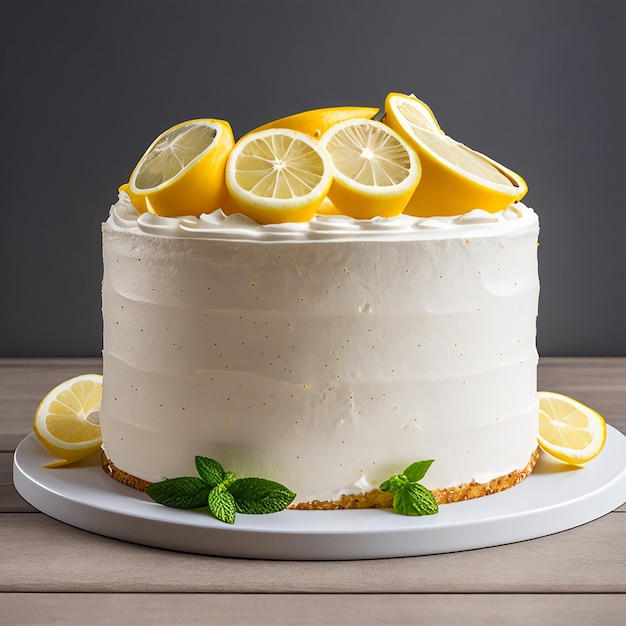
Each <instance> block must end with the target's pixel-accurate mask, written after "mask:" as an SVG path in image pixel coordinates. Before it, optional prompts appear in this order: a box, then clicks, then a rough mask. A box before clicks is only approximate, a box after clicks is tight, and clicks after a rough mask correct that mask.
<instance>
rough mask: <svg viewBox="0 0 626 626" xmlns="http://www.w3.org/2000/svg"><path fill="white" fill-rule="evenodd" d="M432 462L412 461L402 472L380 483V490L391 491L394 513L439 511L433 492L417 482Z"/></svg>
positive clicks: (415, 513) (422, 513)
mask: <svg viewBox="0 0 626 626" xmlns="http://www.w3.org/2000/svg"><path fill="white" fill-rule="evenodd" d="M432 463H433V460H430V461H417V463H412V464H411V465H409V467H407V468H406V469H405V470H404V472H402V474H396V475H395V476H392V477H391V478H389V479H387V480H386V481H385V482H383V483H382V484H381V486H380V490H381V491H390V492H391V493H393V510H394V511H395V512H396V513H400V515H433V514H435V513H437V511H439V506H438V505H437V501H436V500H435V498H434V496H433V494H432V493H431V492H430V491H429V490H428V489H426V487H424V485H421V484H420V483H419V481H420V480H422V478H424V476H426V472H427V471H428V469H429V468H430V466H431V465H432Z"/></svg>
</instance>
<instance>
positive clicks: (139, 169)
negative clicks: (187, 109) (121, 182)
mask: <svg viewBox="0 0 626 626" xmlns="http://www.w3.org/2000/svg"><path fill="white" fill-rule="evenodd" d="M234 143H235V140H234V138H233V132H232V129H231V127H230V125H229V124H228V122H224V121H222V120H213V119H199V120H191V121H188V122H182V123H180V124H176V125H175V126H172V127H171V128H170V129H168V130H166V131H165V132H163V133H161V134H160V135H159V136H158V137H157V138H156V139H155V140H154V142H153V143H152V144H151V145H150V147H149V148H148V150H147V151H146V152H145V154H144V155H143V156H142V157H141V159H140V160H139V163H137V166H136V167H135V169H134V171H133V173H132V174H131V177H130V181H129V195H130V198H131V201H132V202H133V204H135V202H136V201H137V197H139V202H141V198H144V199H145V200H144V202H143V205H145V206H146V207H147V209H148V210H149V211H150V212H152V213H155V214H156V215H161V216H164V217H179V216H181V215H195V216H200V215H201V214H202V213H210V212H212V211H215V210H216V209H218V208H220V207H221V206H222V203H223V201H224V198H225V195H226V186H225V183H224V170H225V167H226V160H227V159H228V155H229V154H230V151H231V150H232V148H233V146H234ZM143 205H142V206H143ZM135 206H136V208H137V209H138V210H141V208H142V207H137V205H135Z"/></svg>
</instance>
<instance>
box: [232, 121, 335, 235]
mask: <svg viewBox="0 0 626 626" xmlns="http://www.w3.org/2000/svg"><path fill="white" fill-rule="evenodd" d="M331 182H332V163H331V162H330V158H329V156H328V154H327V153H326V151H325V150H324V149H323V148H322V147H321V146H320V145H319V143H318V142H317V141H316V140H315V139H313V138H311V137H309V135H306V134H304V133H301V132H299V131H295V130H288V129H280V128H276V129H272V128H270V129H267V130H262V131H259V132H255V133H250V134H249V135H246V136H245V137H243V138H242V139H240V140H239V141H238V142H237V144H236V145H235V147H234V149H233V150H232V152H231V154H230V157H229V158H228V162H227V164H226V186H227V189H228V200H227V202H226V205H225V209H224V210H225V212H226V213H228V214H232V213H243V214H244V215H247V216H248V217H250V218H251V219H253V220H255V221H256V222H258V223H259V224H275V223H282V222H306V221H308V220H310V219H312V218H313V217H314V216H315V213H316V211H317V208H318V207H319V206H320V204H321V203H322V200H323V199H324V197H325V196H326V194H327V192H328V189H329V187H330V183H331Z"/></svg>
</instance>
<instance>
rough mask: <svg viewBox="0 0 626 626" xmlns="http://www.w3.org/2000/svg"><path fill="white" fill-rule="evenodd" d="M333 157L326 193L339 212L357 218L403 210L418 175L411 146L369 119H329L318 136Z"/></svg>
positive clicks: (383, 125) (391, 214)
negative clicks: (331, 123) (335, 122)
mask: <svg viewBox="0 0 626 626" xmlns="http://www.w3.org/2000/svg"><path fill="white" fill-rule="evenodd" d="M320 143H321V144H322V146H324V148H325V149H326V150H327V151H328V153H329V155H330V158H331V160H332V163H333V177H334V179H333V183H332V186H331V188H330V190H329V192H328V198H329V200H330V202H331V203H332V205H333V206H334V207H335V208H336V209H337V211H338V212H339V213H342V214H344V215H349V216H351V217H354V218H357V219H370V218H373V217H393V216H395V215H399V214H400V213H402V211H403V209H404V208H405V206H406V204H407V202H408V201H409V199H410V198H411V196H412V195H413V192H414V191H415V188H416V186H417V185H418V183H419V180H420V176H421V167H420V163H419V160H418V158H417V156H416V154H415V152H414V150H413V149H412V148H411V147H410V146H409V145H408V144H407V142H406V141H404V140H403V139H402V137H400V135H398V133H396V132H395V131H394V130H392V129H391V128H389V127H388V126H386V125H385V124H382V123H381V122H377V121H374V120H368V119H352V120H346V121H344V122H339V123H337V124H334V125H333V126H331V127H330V129H329V130H327V131H326V132H325V133H324V134H323V135H322V138H321V139H320Z"/></svg>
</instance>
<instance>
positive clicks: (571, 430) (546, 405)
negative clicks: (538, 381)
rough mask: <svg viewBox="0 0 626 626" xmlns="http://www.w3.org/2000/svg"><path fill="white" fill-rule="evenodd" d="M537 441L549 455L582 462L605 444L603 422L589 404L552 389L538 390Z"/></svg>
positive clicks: (572, 461) (578, 462) (567, 461)
mask: <svg viewBox="0 0 626 626" xmlns="http://www.w3.org/2000/svg"><path fill="white" fill-rule="evenodd" d="M538 395H539V438H538V440H539V445H540V446H541V447H542V448H543V449H544V450H545V451H546V452H547V453H548V454H551V455H552V456H554V457H556V458H557V459H560V460H561V461H565V462H566V463H571V464H573V465H581V464H583V463H586V462H587V461H590V460H591V459H593V458H594V457H596V456H597V455H598V454H600V451H601V450H602V448H603V447H604V442H605V441H606V423H605V421H604V419H603V417H602V416H601V415H599V414H598V413H596V412H595V411H594V410H593V409H590V408H589V407H588V406H585V405H584V404H582V403H580V402H578V401H577V400H574V399H572V398H569V397H567V396H564V395H561V394H559V393H554V392H552V391H540V392H539V394H538Z"/></svg>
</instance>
